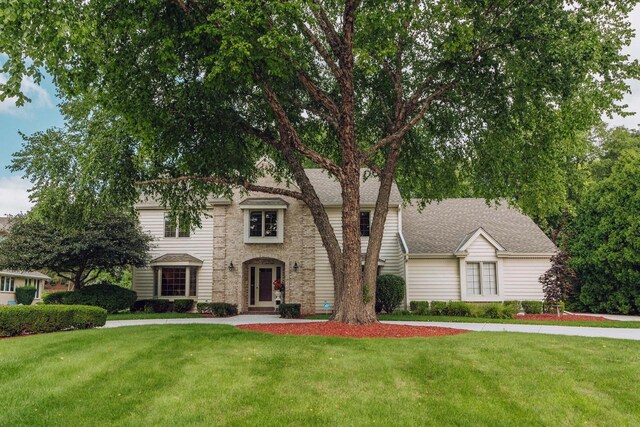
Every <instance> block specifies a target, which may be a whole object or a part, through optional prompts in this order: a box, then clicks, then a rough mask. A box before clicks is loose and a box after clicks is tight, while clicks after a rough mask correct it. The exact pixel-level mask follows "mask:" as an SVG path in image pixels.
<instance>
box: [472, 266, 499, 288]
mask: <svg viewBox="0 0 640 427" xmlns="http://www.w3.org/2000/svg"><path fill="white" fill-rule="evenodd" d="M467 295H469V296H495V295H498V282H497V279H496V263H495V262H468V263H467Z"/></svg>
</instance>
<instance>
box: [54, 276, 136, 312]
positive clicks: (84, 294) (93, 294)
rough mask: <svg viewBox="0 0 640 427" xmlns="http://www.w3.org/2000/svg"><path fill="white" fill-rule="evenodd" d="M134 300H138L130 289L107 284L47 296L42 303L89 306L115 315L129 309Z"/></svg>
mask: <svg viewBox="0 0 640 427" xmlns="http://www.w3.org/2000/svg"><path fill="white" fill-rule="evenodd" d="M59 294H62V295H59ZM136 298H138V294H136V293H135V292H134V291H132V290H130V289H126V288H123V287H121V286H116V285H111V284H108V283H98V284H95V285H89V286H86V287H84V288H81V289H78V290H77V291H72V292H55V293H53V294H49V295H47V296H46V297H45V298H44V303H45V304H65V305H90V306H93V307H101V308H104V309H105V310H107V312H109V313H117V312H118V311H122V310H128V309H130V308H131V306H132V305H133V303H134V302H135V301H136Z"/></svg>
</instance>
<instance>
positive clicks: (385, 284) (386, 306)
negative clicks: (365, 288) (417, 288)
mask: <svg viewBox="0 0 640 427" xmlns="http://www.w3.org/2000/svg"><path fill="white" fill-rule="evenodd" d="M404 288H405V283H404V279H403V278H402V277H400V276H396V275H393V274H383V275H382V276H378V280H377V281H376V304H380V305H381V307H382V309H383V310H384V311H386V312H387V313H393V310H395V309H396V308H397V307H398V306H399V305H400V303H402V300H403V299H404Z"/></svg>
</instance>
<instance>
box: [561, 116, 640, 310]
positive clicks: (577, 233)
mask: <svg viewBox="0 0 640 427" xmlns="http://www.w3.org/2000/svg"><path fill="white" fill-rule="evenodd" d="M602 148H603V153H602V155H601V159H599V160H597V161H595V162H594V164H593V165H592V170H593V173H594V176H595V177H597V178H596V180H594V182H593V183H592V184H591V185H590V186H589V188H588V190H587V193H586V196H585V198H584V200H583V202H582V203H581V204H580V206H579V208H578V211H577V215H576V218H575V220H574V222H573V225H572V227H571V228H572V230H571V231H572V236H571V239H570V240H569V249H570V251H571V255H572V259H571V262H570V265H571V266H572V267H573V268H575V270H576V273H577V274H578V279H579V281H578V287H577V289H576V291H575V297H576V298H577V301H575V302H576V303H578V304H577V308H586V309H588V310H590V311H592V312H606V313H623V314H629V313H638V312H640V215H639V214H638V213H639V212H640V134H638V132H635V131H628V130H625V129H621V128H619V129H615V130H613V131H611V132H610V133H608V135H607V136H606V139H605V140H604V143H603V146H602Z"/></svg>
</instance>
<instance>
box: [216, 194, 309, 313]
mask: <svg viewBox="0 0 640 427" xmlns="http://www.w3.org/2000/svg"><path fill="white" fill-rule="evenodd" d="M253 197H255V196H253ZM262 197H264V196H262ZM283 199H286V200H287V202H288V203H289V207H288V208H287V209H286V210H284V243H280V244H272V243H270V244H261V243H244V213H243V211H242V209H240V206H239V203H240V202H241V201H242V200H244V198H241V197H234V199H233V202H232V203H231V204H230V205H227V206H216V207H215V208H214V210H213V224H214V236H213V292H212V299H211V301H214V302H227V303H231V304H238V309H239V310H240V311H241V312H244V311H247V309H248V303H249V281H248V273H247V262H249V261H251V260H254V259H259V258H269V259H276V260H279V261H281V262H283V263H284V272H285V283H286V296H285V298H286V302H288V303H299V304H302V312H303V313H304V314H311V313H314V311H315V307H314V304H315V235H316V227H315V224H314V223H313V218H312V217H311V213H310V212H309V209H308V208H307V206H306V205H304V204H303V203H302V202H300V201H297V200H295V199H289V198H284V197H283ZM230 262H233V265H234V267H235V269H234V270H233V271H229V268H228V266H229V263H230ZM296 262H297V263H298V266H299V269H298V271H297V272H294V271H293V265H294V263H296Z"/></svg>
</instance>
